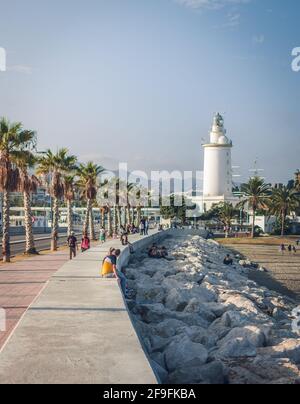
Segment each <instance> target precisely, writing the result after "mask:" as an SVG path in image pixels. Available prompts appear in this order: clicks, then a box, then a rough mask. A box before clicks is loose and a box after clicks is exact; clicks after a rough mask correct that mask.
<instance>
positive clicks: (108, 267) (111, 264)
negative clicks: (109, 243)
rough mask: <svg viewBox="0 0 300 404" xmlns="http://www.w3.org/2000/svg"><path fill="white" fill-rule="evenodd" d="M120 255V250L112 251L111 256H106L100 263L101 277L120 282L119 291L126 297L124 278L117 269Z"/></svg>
mask: <svg viewBox="0 0 300 404" xmlns="http://www.w3.org/2000/svg"><path fill="white" fill-rule="evenodd" d="M120 254H121V251H120V250H118V249H117V250H112V253H111V255H107V256H106V257H105V258H104V260H103V263H102V269H101V277H102V278H116V279H118V281H119V282H120V285H121V289H122V291H123V293H124V295H126V277H125V275H124V274H123V273H122V272H121V271H119V270H118V269H117V260H118V258H119V256H120Z"/></svg>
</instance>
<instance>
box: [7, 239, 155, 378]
mask: <svg viewBox="0 0 300 404" xmlns="http://www.w3.org/2000/svg"><path fill="white" fill-rule="evenodd" d="M157 236H158V235H156V236H155V237H157ZM140 239H141V238H140V236H133V237H132V238H131V242H134V241H138V240H140ZM144 242H146V243H147V240H146V239H144V240H143V241H139V243H140V244H141V243H144ZM119 244H120V242H119V241H116V240H115V241H109V242H108V243H106V244H105V245H102V246H101V245H98V246H97V247H94V248H92V249H91V250H90V251H89V252H87V253H85V254H81V255H79V256H78V257H77V259H76V260H73V261H72V262H67V263H66V264H65V265H63V266H62V268H61V269H60V270H59V271H57V272H56V273H55V275H54V276H53V277H52V278H51V280H50V281H49V283H48V284H47V286H46V288H45V289H44V290H43V292H42V293H41V295H40V296H39V297H38V299H37V300H36V301H35V302H34V304H32V305H31V307H30V308H29V309H28V311H27V312H26V314H25V316H24V317H23V318H22V320H21V322H20V324H19V325H18V327H17V328H16V330H15V331H14V333H13V335H12V336H11V338H10V339H9V341H8V343H7V344H5V346H4V348H3V349H2V351H0V384H1V383H25V384H28V383H29V384H44V383H53V384H60V383H70V384H79V383H87V384H101V383H108V384H110V383H112V384H134V383H137V384H143V383H146V384H155V383H157V380H156V377H155V376H154V373H153V371H152V369H151V366H150V364H149V361H148V359H147V358H146V354H145V352H144V351H143V349H142V347H141V344H140V341H139V339H138V336H137V334H136V332H135V330H134V328H133V325H132V323H131V320H130V318H129V315H128V312H127V309H126V305H125V303H124V300H123V297H122V294H121V292H120V289H119V286H118V283H117V281H116V280H115V279H101V278H100V277H99V271H100V265H101V262H102V259H103V258H104V256H105V255H106V253H107V250H108V249H109V247H110V246H119ZM126 251H127V252H128V250H126ZM122 257H126V252H124V254H123V256H122Z"/></svg>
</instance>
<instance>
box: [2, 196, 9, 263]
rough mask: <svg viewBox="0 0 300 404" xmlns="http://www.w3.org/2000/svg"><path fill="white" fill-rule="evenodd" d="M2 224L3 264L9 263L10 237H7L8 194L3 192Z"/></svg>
mask: <svg viewBox="0 0 300 404" xmlns="http://www.w3.org/2000/svg"><path fill="white" fill-rule="evenodd" d="M2 203H3V208H2V211H3V219H2V221H3V223H2V227H3V229H2V231H3V238H2V254H3V262H10V236H9V208H10V203H9V192H7V191H4V192H3V201H2Z"/></svg>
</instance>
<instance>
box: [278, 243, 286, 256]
mask: <svg viewBox="0 0 300 404" xmlns="http://www.w3.org/2000/svg"><path fill="white" fill-rule="evenodd" d="M285 251H286V249H285V245H284V244H281V245H280V247H279V252H280V253H281V255H284V253H285Z"/></svg>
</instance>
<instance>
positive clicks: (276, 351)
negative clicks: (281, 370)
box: [258, 339, 300, 365]
mask: <svg viewBox="0 0 300 404" xmlns="http://www.w3.org/2000/svg"><path fill="white" fill-rule="evenodd" d="M258 352H259V354H260V355H261V356H264V357H269V358H287V359H289V360H290V361H292V362H293V363H295V364H296V365H300V339H287V340H285V341H283V342H282V343H280V344H279V345H276V346H271V347H267V348H261V349H260V350H259V351H258Z"/></svg>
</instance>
